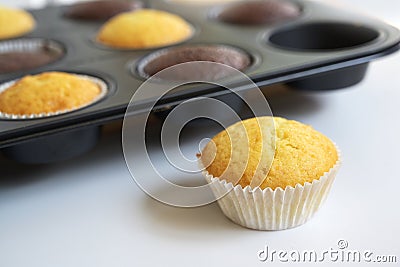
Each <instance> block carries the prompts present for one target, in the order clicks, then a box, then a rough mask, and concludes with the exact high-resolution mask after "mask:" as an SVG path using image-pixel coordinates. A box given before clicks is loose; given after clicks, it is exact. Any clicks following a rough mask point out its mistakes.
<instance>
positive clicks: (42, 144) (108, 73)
mask: <svg viewBox="0 0 400 267" xmlns="http://www.w3.org/2000/svg"><path fill="white" fill-rule="evenodd" d="M143 2H144V3H145V5H146V6H147V7H148V8H155V9H161V10H165V11H169V12H172V13H175V14H178V15H180V16H182V17H183V18H184V19H186V20H187V21H188V22H189V23H191V24H192V25H193V26H194V28H195V33H194V35H193V36H192V38H190V39H189V40H187V41H185V42H184V43H183V44H177V45H176V46H179V45H186V44H223V45H230V46H233V47H237V48H239V49H242V50H244V51H246V52H247V53H248V54H249V55H250V56H251V58H252V59H253V65H252V66H251V67H249V68H248V69H247V70H246V71H244V72H245V73H246V74H247V75H248V76H249V77H250V78H251V79H252V80H253V81H254V82H255V83H256V84H257V85H258V86H267V85H272V84H275V83H286V84H289V85H291V86H292V87H294V88H297V89H306V90H327V89H337V88H343V87H347V86H351V85H353V84H356V83H358V82H359V81H361V80H362V79H363V77H364V75H365V73H366V70H367V66H368V63H369V62H370V61H372V60H373V59H376V58H379V57H382V56H385V55H388V54H390V53H393V52H395V51H397V50H398V49H399V43H400V32H399V31H398V30H397V29H396V28H394V27H392V26H390V25H388V24H386V23H384V22H381V21H378V20H375V19H372V18H370V17H366V16H363V15H359V14H354V13H352V12H349V11H347V10H343V9H338V8H336V7H332V6H327V5H324V4H321V3H318V2H312V1H299V0H295V1H292V2H294V3H295V4H297V5H298V6H299V7H300V8H301V11H302V12H301V15H300V17H298V18H297V19H293V20H290V21H286V22H280V23H277V24H275V25H257V26H254V25H252V26H246V25H237V24H227V23H224V22H221V21H218V19H217V14H218V12H220V11H221V9H222V8H224V6H223V5H214V6H213V5H194V4H178V3H173V2H168V1H161V0H158V1H143ZM64 10H65V7H63V6H51V7H46V8H44V9H41V10H32V11H31V12H32V14H33V15H34V17H35V18H36V20H37V27H36V28H35V30H34V31H33V32H32V33H30V34H28V35H26V36H24V37H21V38H45V39H51V40H54V41H56V42H58V43H60V44H62V45H63V47H64V50H65V55H64V57H63V58H62V59H61V60H58V61H57V62H54V63H52V64H50V65H47V66H44V67H41V68H38V69H35V70H33V71H27V72H26V71H25V72H19V73H12V74H4V75H1V74H0V82H1V83H3V82H7V81H10V80H13V79H18V78H20V77H22V76H24V75H26V74H34V73H40V72H44V71H54V70H56V71H67V72H72V73H79V74H88V75H92V76H95V77H98V78H101V79H103V80H104V81H105V82H106V83H107V84H108V86H109V93H108V94H107V96H106V97H105V98H104V99H103V100H102V101H100V102H98V103H96V104H94V105H91V106H89V107H87V108H84V109H80V110H77V111H74V112H71V113H68V114H63V115H59V116H54V117H48V118H41V119H33V120H0V148H1V149H2V150H4V152H5V153H6V154H8V155H9V156H10V157H13V158H15V159H17V160H21V161H24V162H31V163H35V162H48V161H53V160H58V159H64V158H68V157H72V156H75V155H77V154H80V153H81V152H84V151H85V150H87V149H89V148H91V147H92V146H93V145H94V144H95V142H96V140H97V138H98V136H99V131H98V129H99V127H100V126H101V125H103V124H106V123H108V122H110V121H112V120H116V119H120V118H122V117H123V116H124V113H125V110H126V107H127V105H128V103H129V101H130V99H131V97H132V95H133V94H134V92H135V90H137V88H139V86H140V85H141V84H142V83H143V81H145V78H142V77H140V76H139V75H138V74H137V72H136V67H137V66H138V64H139V62H140V60H142V59H143V58H145V57H146V56H147V55H149V54H151V53H153V52H155V51H157V50H158V49H143V50H117V49H111V48H106V47H103V46H101V45H98V44H96V43H95V41H94V37H95V35H96V32H97V31H98V30H99V28H100V26H101V25H102V24H103V23H104V22H90V21H81V20H72V19H68V18H65V17H64V16H63V12H64ZM0 45H1V42H0ZM163 49H165V48H163ZM239 89H240V90H244V89H246V88H238V90H239ZM227 93H229V91H227V90H224V89H223V88H219V87H210V86H208V85H207V86H205V85H189V86H182V87H179V89H178V90H177V91H175V92H174V93H173V94H169V95H167V96H165V97H164V98H163V100H162V101H160V102H159V103H158V104H157V106H156V107H155V109H164V108H165V107H168V106H173V105H175V104H178V103H179V102H181V101H184V100H186V99H189V98H192V97H196V96H202V95H213V96H218V95H224V94H227ZM153 101H154V96H152V95H151V92H149V97H148V98H144V99H140V102H137V103H135V104H136V105H135V107H136V110H137V113H140V112H142V111H144V108H145V107H146V104H147V103H151V102H153ZM80 136H81V137H82V138H80ZM65 144H68V145H65Z"/></svg>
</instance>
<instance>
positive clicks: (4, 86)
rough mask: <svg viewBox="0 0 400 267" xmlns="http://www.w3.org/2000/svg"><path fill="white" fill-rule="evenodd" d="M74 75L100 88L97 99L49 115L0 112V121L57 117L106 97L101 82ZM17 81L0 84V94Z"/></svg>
mask: <svg viewBox="0 0 400 267" xmlns="http://www.w3.org/2000/svg"><path fill="white" fill-rule="evenodd" d="M71 74H72V73H71ZM74 75H76V76H78V77H79V78H81V79H86V80H89V81H91V82H93V83H95V84H97V85H98V86H99V88H100V94H99V95H98V96H97V97H95V98H94V99H93V100H92V101H91V102H88V103H87V104H85V105H83V106H80V107H76V108H73V109H66V110H60V111H57V112H49V113H40V114H29V115H18V114H9V113H4V112H0V119H2V120H30V119H40V118H47V117H52V116H57V115H61V114H65V113H69V112H72V111H76V110H80V109H82V108H86V107H88V106H90V105H92V104H95V103H96V102H98V101H100V100H101V99H103V98H104V97H105V96H106V94H107V92H108V86H107V84H106V83H105V82H104V81H103V80H101V79H99V78H96V77H93V76H88V75H81V74H74ZM18 80H19V79H16V80H12V81H9V82H6V83H2V84H0V93H2V92H3V91H5V90H7V89H8V88H10V87H11V86H12V85H13V84H14V83H16V82H17V81H18Z"/></svg>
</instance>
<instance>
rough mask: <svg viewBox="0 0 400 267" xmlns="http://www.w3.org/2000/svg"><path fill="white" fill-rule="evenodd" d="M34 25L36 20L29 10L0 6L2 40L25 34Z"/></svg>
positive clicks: (0, 35)
mask: <svg viewBox="0 0 400 267" xmlns="http://www.w3.org/2000/svg"><path fill="white" fill-rule="evenodd" d="M34 27H35V20H34V18H33V17H32V15H31V14H29V13H28V12H26V11H24V10H20V9H14V8H9V7H5V6H0V40H1V39H8V38H13V37H18V36H21V35H24V34H26V33H28V32H31V31H32V30H33V28H34Z"/></svg>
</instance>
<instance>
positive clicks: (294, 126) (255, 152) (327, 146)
mask: <svg viewBox="0 0 400 267" xmlns="http://www.w3.org/2000/svg"><path fill="white" fill-rule="evenodd" d="M201 160H202V162H203V164H204V165H205V166H208V167H207V171H208V172H209V173H210V174H211V175H213V176H214V177H219V178H221V179H225V180H227V182H232V183H234V184H240V185H241V186H242V187H243V188H244V187H246V186H248V185H252V184H257V183H258V184H257V185H260V184H261V185H260V187H261V189H265V188H271V189H272V190H274V189H276V188H278V187H280V188H282V189H285V188H286V187H287V186H291V187H295V186H296V185H297V184H300V185H304V184H305V183H306V182H308V183H311V182H312V181H313V180H316V179H319V178H320V177H321V176H323V175H324V173H325V172H328V171H329V170H330V169H331V168H332V167H333V166H334V165H335V164H336V162H337V160H338V152H337V150H336V147H335V145H334V144H333V142H332V141H331V140H330V139H329V138H328V137H326V136H325V135H323V134H321V133H320V132H318V131H316V130H314V129H313V128H312V127H310V126H308V125H304V124H302V123H300V122H297V121H292V120H286V119H283V118H278V117H275V118H272V117H260V118H252V119H248V120H245V121H242V122H238V123H236V124H234V125H232V126H230V127H228V128H227V129H226V130H224V131H222V132H221V133H219V134H218V135H216V136H215V137H214V138H212V142H209V143H208V144H207V145H206V147H205V148H204V150H203V151H202V153H201ZM210 163H211V164H210ZM231 177H237V178H231ZM232 179H236V181H232ZM238 179H240V180H239V181H238V182H237V180H238ZM252 187H254V186H252Z"/></svg>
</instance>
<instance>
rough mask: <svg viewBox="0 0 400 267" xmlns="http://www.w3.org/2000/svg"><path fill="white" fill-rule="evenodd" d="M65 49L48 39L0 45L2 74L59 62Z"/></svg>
mask: <svg viewBox="0 0 400 267" xmlns="http://www.w3.org/2000/svg"><path fill="white" fill-rule="evenodd" d="M63 55H64V50H63V47H62V46H61V45H60V44H58V43H57V42H54V41H51V40H46V39H20V40H12V41H5V42H2V43H1V44H0V74H5V73H12V72H17V71H25V70H30V69H34V68H38V67H41V66H44V65H47V64H50V63H52V62H55V61H57V60H59V59H60V58H61V57H62V56H63Z"/></svg>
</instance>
